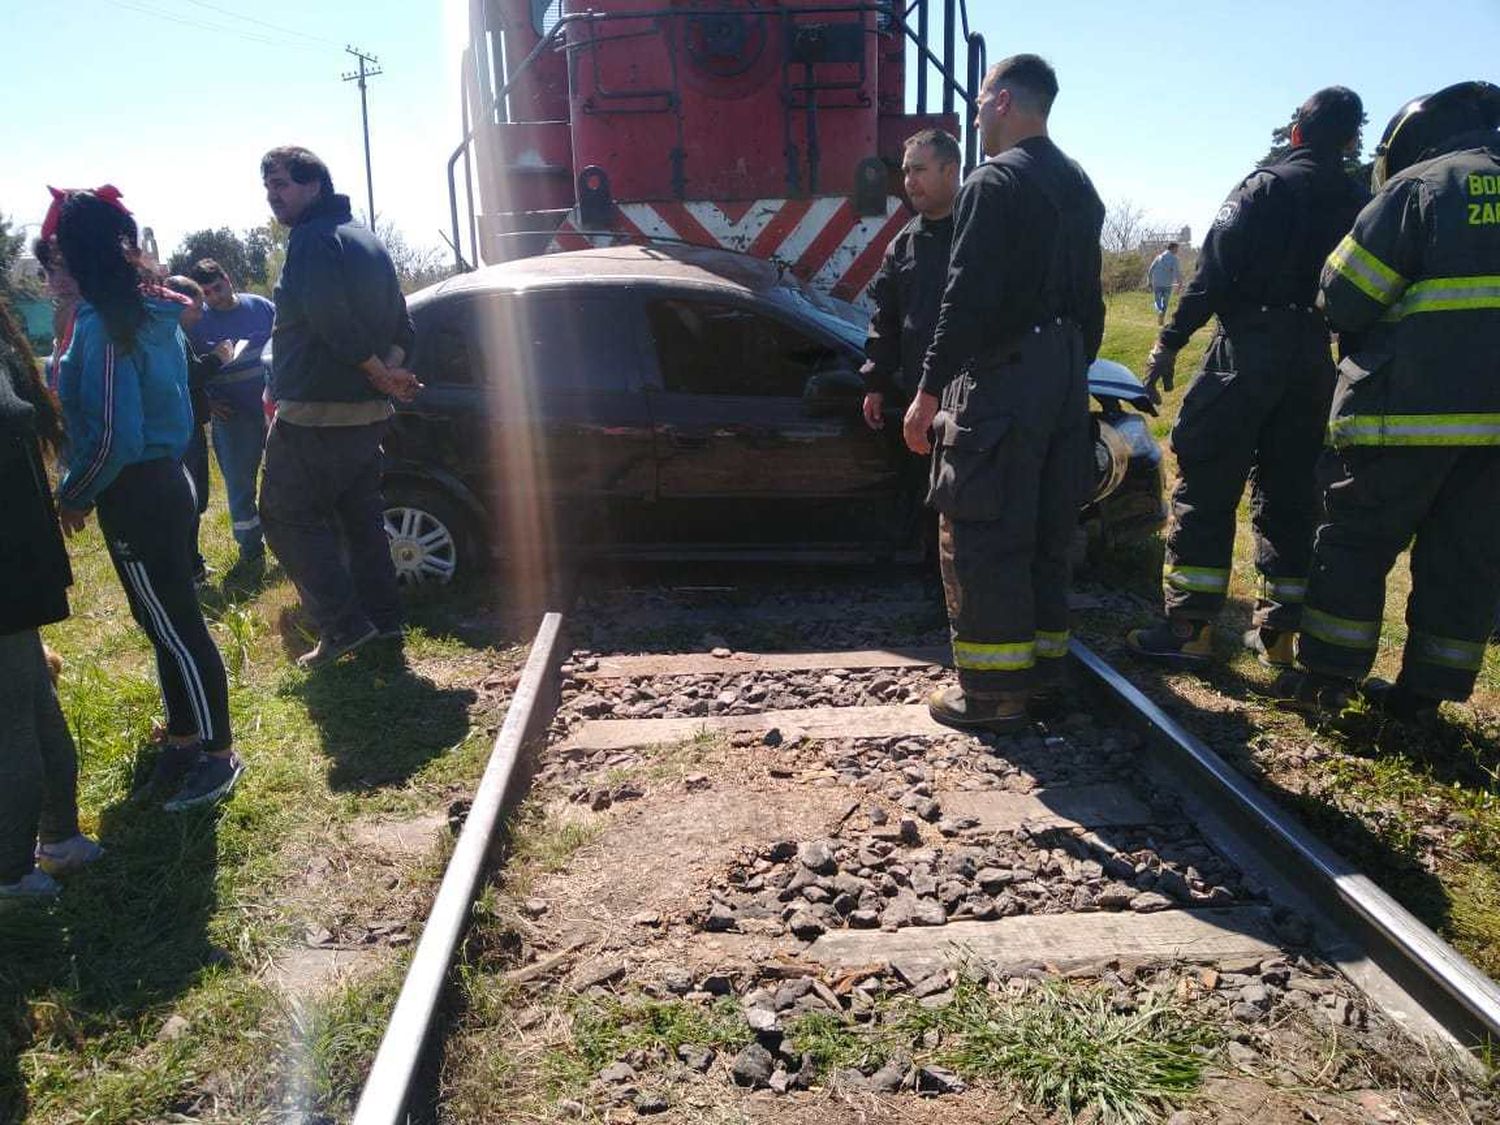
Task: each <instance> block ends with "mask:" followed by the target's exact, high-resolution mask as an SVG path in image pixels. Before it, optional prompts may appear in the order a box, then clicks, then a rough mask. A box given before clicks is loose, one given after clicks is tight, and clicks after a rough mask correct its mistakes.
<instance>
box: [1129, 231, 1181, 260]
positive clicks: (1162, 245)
mask: <svg viewBox="0 0 1500 1125" xmlns="http://www.w3.org/2000/svg"><path fill="white" fill-rule="evenodd" d="M1169 242H1175V243H1177V244H1178V246H1180V247H1181V248H1182V249H1184V250H1187V249H1190V248H1191V247H1192V245H1193V228H1192V227H1181V228H1179V229H1178V230H1148V231H1143V232H1142V233H1141V242H1140V246H1139V247H1137V249H1139V250H1140V252H1141V253H1142V254H1149V255H1151V256H1152V257H1153V258H1154V257H1155V256H1156V255H1158V254H1160V253H1161V252H1162V251H1163V250H1165V249H1166V248H1167V243H1169Z"/></svg>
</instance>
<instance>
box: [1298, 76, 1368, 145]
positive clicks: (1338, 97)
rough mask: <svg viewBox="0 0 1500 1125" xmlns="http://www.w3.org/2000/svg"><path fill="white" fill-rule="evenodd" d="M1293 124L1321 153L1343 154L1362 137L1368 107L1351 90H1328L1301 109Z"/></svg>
mask: <svg viewBox="0 0 1500 1125" xmlns="http://www.w3.org/2000/svg"><path fill="white" fill-rule="evenodd" d="M1293 120H1294V121H1295V122H1296V123H1297V124H1298V125H1299V126H1301V128H1302V141H1303V143H1304V144H1305V145H1307V147H1308V148H1311V149H1316V150H1318V151H1320V152H1339V151H1341V150H1342V149H1343V148H1344V146H1345V145H1347V144H1348V143H1349V142H1350V141H1352V140H1353V139H1354V138H1355V137H1357V136H1358V135H1359V127H1360V126H1361V125H1362V124H1364V120H1365V106H1364V103H1363V102H1361V101H1360V100H1359V95H1358V94H1356V93H1355V92H1354V91H1353V90H1351V89H1349V87H1347V86H1327V87H1324V88H1323V89H1321V90H1319V91H1318V92H1317V93H1316V94H1314V95H1313V96H1312V97H1310V98H1308V99H1307V101H1305V102H1303V103H1302V105H1301V106H1299V107H1298V109H1297V113H1296V116H1295V117H1294V118H1293Z"/></svg>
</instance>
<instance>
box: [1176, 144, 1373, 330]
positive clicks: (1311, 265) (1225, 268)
mask: <svg viewBox="0 0 1500 1125" xmlns="http://www.w3.org/2000/svg"><path fill="white" fill-rule="evenodd" d="M1368 199H1369V193H1368V192H1367V191H1365V190H1364V189H1363V188H1362V187H1360V185H1359V184H1357V183H1355V182H1354V180H1352V179H1350V178H1349V176H1348V175H1347V174H1346V173H1345V172H1344V168H1343V161H1342V159H1341V158H1340V157H1338V156H1334V155H1330V156H1325V157H1320V156H1318V155H1316V154H1314V152H1313V151H1312V150H1311V149H1309V148H1305V147H1304V148H1295V149H1293V150H1292V151H1291V152H1289V153H1288V154H1287V155H1286V156H1285V157H1284V158H1282V159H1281V160H1280V161H1278V162H1277V163H1275V164H1272V165H1270V166H1269V167H1266V168H1259V169H1257V170H1256V171H1254V172H1252V173H1251V174H1250V175H1248V176H1246V177H1245V179H1244V180H1242V181H1241V182H1240V184H1239V186H1238V187H1236V188H1235V189H1234V190H1233V191H1232V192H1230V193H1229V197H1228V198H1227V199H1226V200H1225V201H1224V205H1223V206H1222V207H1221V208H1219V213H1218V215H1217V217H1216V218H1215V219H1214V224H1213V226H1212V227H1211V228H1210V230H1209V232H1208V234H1207V235H1206V236H1205V238H1204V240H1203V249H1202V250H1201V251H1200V252H1199V255H1198V268H1197V271H1196V272H1195V273H1194V274H1193V279H1192V281H1191V282H1189V283H1188V286H1187V289H1186V290H1185V291H1184V292H1183V294H1182V300H1181V301H1180V302H1179V303H1178V305H1177V309H1176V311H1175V312H1174V313H1173V314H1172V319H1171V320H1170V321H1169V322H1168V324H1167V326H1166V327H1165V328H1163V329H1162V331H1161V342H1162V344H1163V345H1164V346H1166V347H1168V348H1171V349H1173V350H1174V351H1176V350H1179V349H1181V348H1182V347H1183V346H1184V345H1185V344H1186V343H1187V342H1188V338H1189V337H1190V336H1192V334H1193V333H1194V332H1196V331H1197V330H1198V329H1199V328H1201V327H1203V325H1205V324H1207V323H1208V321H1209V319H1210V318H1212V317H1214V316H1218V317H1221V318H1223V317H1233V315H1234V314H1235V313H1238V312H1250V311H1253V310H1256V309H1258V308H1259V307H1260V306H1263V305H1264V306H1267V307H1272V308H1283V309H1284V308H1302V309H1311V308H1312V307H1313V303H1314V301H1315V300H1316V298H1317V294H1318V272H1319V270H1321V269H1322V268H1323V262H1324V260H1325V259H1326V258H1327V257H1328V252H1329V251H1330V250H1332V249H1333V247H1334V245H1335V244H1336V243H1337V242H1338V240H1339V239H1340V238H1341V237H1342V236H1343V235H1344V234H1346V233H1347V232H1348V230H1349V228H1350V227H1351V226H1352V225H1353V223H1354V217H1355V216H1356V215H1358V214H1359V209H1360V208H1361V207H1362V206H1364V204H1365V202H1366V201H1367V200H1368Z"/></svg>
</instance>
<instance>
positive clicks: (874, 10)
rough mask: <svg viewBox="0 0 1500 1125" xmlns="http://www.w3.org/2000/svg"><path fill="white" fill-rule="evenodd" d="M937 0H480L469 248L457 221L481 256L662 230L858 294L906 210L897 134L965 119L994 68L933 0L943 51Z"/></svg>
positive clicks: (474, 40)
mask: <svg viewBox="0 0 1500 1125" xmlns="http://www.w3.org/2000/svg"><path fill="white" fill-rule="evenodd" d="M928 3H929V0H916V2H915V3H913V4H912V6H911V7H910V8H907V9H903V8H900V7H893V6H891V4H889V3H880V2H877V3H868V2H866V3H859V2H839V0H832V2H830V0H665V2H663V0H594V2H593V4H592V5H589V4H586V3H584V2H583V0H551V2H550V3H549V2H548V0H471V3H470V36H469V47H468V49H467V51H466V52H465V55H464V91H463V93H464V110H465V129H466V135H465V137H464V142H463V144H462V145H460V146H459V148H458V150H457V151H456V152H455V153H454V155H453V158H452V160H450V162H449V190H450V202H451V206H452V220H453V235H452V238H453V244H454V249H455V252H457V253H458V255H459V260H460V262H461V263H462V262H463V260H464V255H463V252H462V249H461V247H463V245H464V241H465V236H467V243H468V246H469V248H470V260H471V261H483V262H486V263H493V262H498V261H503V260H506V259H509V258H515V257H520V256H525V255H529V254H535V253H541V252H545V251H547V250H557V249H582V248H584V247H586V246H589V245H601V244H604V243H605V242H607V241H609V240H612V239H613V240H619V239H620V238H622V237H623V238H625V239H629V240H634V241H651V240H660V239H668V240H676V241H683V242H689V243H694V244H698V245H704V246H719V247H725V248H729V249H733V250H740V251H744V252H747V253H749V254H753V255H756V256H758V257H763V258H769V259H773V260H776V261H778V262H780V263H782V264H784V265H786V266H787V267H789V268H790V269H791V270H792V271H793V272H794V273H796V274H797V275H798V276H800V277H802V278H804V279H805V280H807V281H809V282H811V283H813V284H814V285H816V286H818V287H819V288H821V289H823V290H824V291H825V292H828V293H831V294H833V295H834V296H836V297H841V298H843V299H845V300H850V301H854V302H860V301H861V298H862V296H863V293H864V290H865V287H866V286H867V285H868V284H869V281H870V279H871V278H872V277H873V276H874V274H875V271H876V268H877V267H878V266H879V264H880V256H881V254H882V252H883V251H884V250H885V247H886V244H887V243H888V242H889V241H890V239H891V238H892V237H893V236H894V235H895V234H896V232H897V231H898V230H900V228H901V226H902V224H903V223H905V222H906V220H907V219H908V218H909V217H910V212H909V210H908V209H907V207H906V205H905V203H904V201H903V199H902V197H901V194H900V171H899V169H900V163H901V146H902V142H903V141H904V140H905V139H906V138H907V137H908V136H910V135H911V134H912V133H914V132H916V131H917V130H918V129H920V128H923V127H924V126H927V125H939V126H941V127H943V128H946V129H948V130H949V131H951V132H954V133H957V132H958V130H959V125H960V115H959V114H958V113H956V112H955V103H956V101H961V102H963V103H969V101H970V97H969V91H972V90H974V89H975V88H976V87H977V85H978V80H979V77H980V74H981V73H982V70H983V67H984V42H983V40H982V38H981V37H980V36H978V35H977V34H970V33H968V31H967V22H968V21H967V16H966V14H965V13H964V12H963V11H962V9H961V8H960V9H958V10H955V0H944V4H943V8H942V10H941V12H940V13H938V15H939V22H940V25H941V31H942V35H941V54H938V53H936V52H934V51H933V50H932V49H931V48H930V47H929V45H928V39H929V22H930V21H929V11H928ZM960 39H962V41H963V44H964V49H965V53H966V58H965V66H966V71H967V73H966V76H965V80H964V81H960V80H959V78H958V77H957V76H956V73H955V50H956V47H957V43H958V41H959V40H960ZM909 44H910V45H913V46H914V49H915V51H916V55H917V58H918V60H919V65H918V66H917V67H915V68H914V70H915V74H914V78H915V83H914V86H915V89H914V91H913V93H914V95H915V97H914V103H915V107H916V112H915V113H908V112H906V108H907V67H906V52H907V47H908V45H909ZM930 76H934V77H936V79H937V82H938V84H939V86H940V88H941V99H942V110H941V111H940V112H937V113H932V114H929V113H927V112H926V110H927V105H926V102H927V94H928V89H927V87H928V78H929V77H930ZM963 118H964V119H965V120H964V124H967V122H968V120H970V119H972V113H971V112H969V107H968V106H967V105H966V107H965V112H964V114H963ZM973 145H974V140H973V137H972V136H970V137H969V138H968V160H969V163H970V164H972V163H973V158H974V151H973ZM460 162H462V176H461V177H460V174H459V164H460ZM460 179H461V180H462V187H463V189H464V192H465V197H466V201H467V204H468V207H467V217H468V220H469V221H468V229H467V231H465V230H464V229H463V228H462V226H461V224H460V208H459V188H460ZM476 183H477V187H478V199H477V203H478V207H477V209H476V207H475V203H476V200H475V198H474V189H475V185H476Z"/></svg>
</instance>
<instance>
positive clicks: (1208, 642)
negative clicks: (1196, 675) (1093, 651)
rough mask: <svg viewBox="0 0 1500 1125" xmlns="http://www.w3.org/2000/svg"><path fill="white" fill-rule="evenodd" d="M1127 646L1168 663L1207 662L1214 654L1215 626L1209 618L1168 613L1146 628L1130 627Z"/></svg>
mask: <svg viewBox="0 0 1500 1125" xmlns="http://www.w3.org/2000/svg"><path fill="white" fill-rule="evenodd" d="M1125 644H1126V646H1127V647H1128V648H1129V649H1130V650H1131V651H1132V652H1134V653H1135V654H1136V655H1137V656H1144V657H1146V658H1147V659H1148V660H1160V661H1164V662H1166V663H1168V664H1207V663H1208V662H1209V661H1210V660H1211V659H1213V654H1214V627H1213V624H1212V623H1211V622H1208V621H1188V620H1186V619H1184V618H1180V617H1169V618H1167V619H1166V620H1165V621H1160V622H1158V623H1157V624H1155V625H1153V626H1151V627H1150V628H1149V629H1132V630H1131V631H1130V632H1129V633H1127V634H1126V635H1125Z"/></svg>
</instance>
